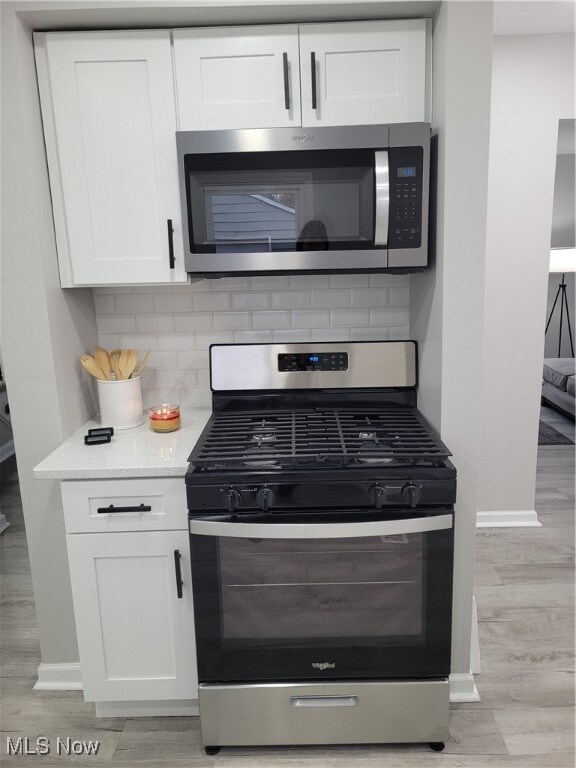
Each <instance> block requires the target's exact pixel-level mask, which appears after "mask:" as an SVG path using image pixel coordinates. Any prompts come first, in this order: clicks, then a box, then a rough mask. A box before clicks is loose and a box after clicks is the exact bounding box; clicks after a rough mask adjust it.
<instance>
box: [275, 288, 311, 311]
mask: <svg viewBox="0 0 576 768" xmlns="http://www.w3.org/2000/svg"><path fill="white" fill-rule="evenodd" d="M309 307H310V291H281V292H278V293H273V294H272V308H273V309H309Z"/></svg>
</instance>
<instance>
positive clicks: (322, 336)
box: [310, 328, 350, 341]
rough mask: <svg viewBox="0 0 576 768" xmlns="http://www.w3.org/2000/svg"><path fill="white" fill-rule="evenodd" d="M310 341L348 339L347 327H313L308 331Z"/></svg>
mask: <svg viewBox="0 0 576 768" xmlns="http://www.w3.org/2000/svg"><path fill="white" fill-rule="evenodd" d="M310 334H311V338H310V341H348V339H349V338H350V331H349V329H348V328H313V329H312V330H311V331H310Z"/></svg>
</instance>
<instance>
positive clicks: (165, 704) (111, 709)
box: [95, 699, 199, 717]
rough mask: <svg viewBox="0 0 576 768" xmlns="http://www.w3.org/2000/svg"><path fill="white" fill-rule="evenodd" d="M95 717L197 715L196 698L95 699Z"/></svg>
mask: <svg viewBox="0 0 576 768" xmlns="http://www.w3.org/2000/svg"><path fill="white" fill-rule="evenodd" d="M95 706H96V717H170V716H173V717H185V716H189V715H192V716H198V714H199V710H198V700H197V699H183V700H180V701H97V702H95Z"/></svg>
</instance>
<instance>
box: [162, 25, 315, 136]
mask: <svg viewBox="0 0 576 768" xmlns="http://www.w3.org/2000/svg"><path fill="white" fill-rule="evenodd" d="M174 61H175V67H176V89H177V93H178V112H179V117H180V130H181V131H201V130H203V131H210V130H222V129H229V128H274V127H276V128H278V127H288V126H291V125H296V126H299V125H300V73H299V65H298V26H297V25H295V24H294V25H289V24H287V25H282V26H276V25H273V26H262V27H216V28H208V29H177V30H174Z"/></svg>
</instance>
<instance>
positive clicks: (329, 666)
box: [312, 661, 336, 670]
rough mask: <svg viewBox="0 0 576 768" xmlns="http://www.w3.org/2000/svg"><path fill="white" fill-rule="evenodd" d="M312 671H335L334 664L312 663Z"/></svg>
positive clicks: (329, 662) (324, 662)
mask: <svg viewBox="0 0 576 768" xmlns="http://www.w3.org/2000/svg"><path fill="white" fill-rule="evenodd" d="M312 669H322V670H324V669H336V664H335V663H332V662H331V661H313V662H312Z"/></svg>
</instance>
